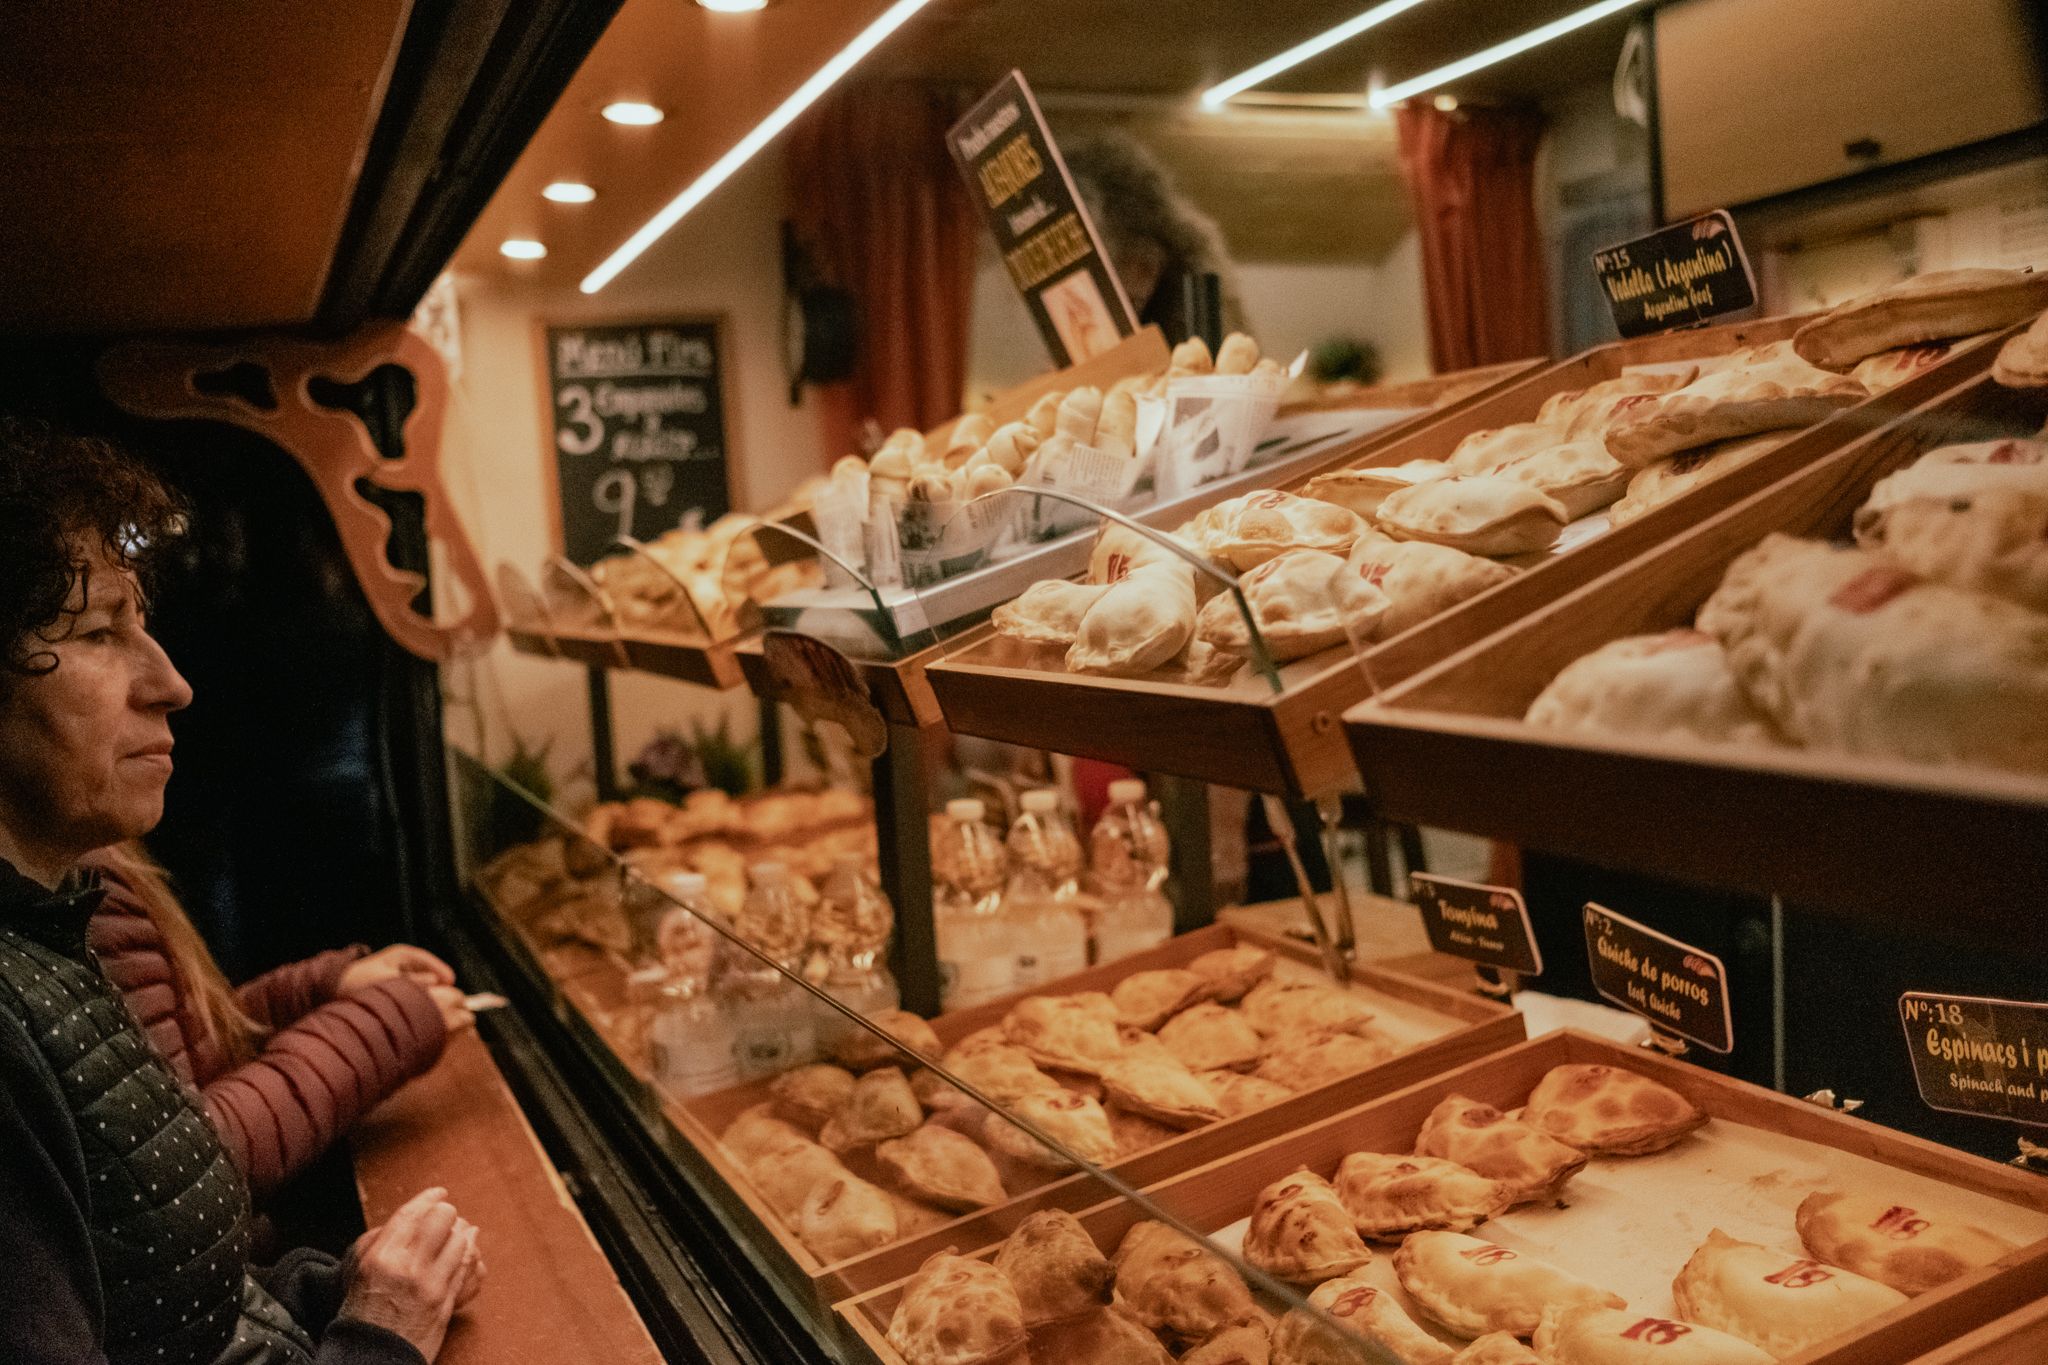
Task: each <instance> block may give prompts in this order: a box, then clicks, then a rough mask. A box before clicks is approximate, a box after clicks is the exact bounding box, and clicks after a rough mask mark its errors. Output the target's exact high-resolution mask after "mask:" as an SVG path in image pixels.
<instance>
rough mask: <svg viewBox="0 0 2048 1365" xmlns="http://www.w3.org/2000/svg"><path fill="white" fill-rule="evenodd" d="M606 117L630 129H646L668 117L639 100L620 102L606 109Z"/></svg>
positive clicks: (607, 106)
mask: <svg viewBox="0 0 2048 1365" xmlns="http://www.w3.org/2000/svg"><path fill="white" fill-rule="evenodd" d="M604 116H605V117H606V118H608V119H610V120H611V121H612V122H613V123H623V124H625V125H626V126H627V127H629V128H646V127H650V126H652V125H654V124H657V123H659V122H661V121H662V120H663V119H665V118H667V117H668V115H666V114H664V113H662V112H661V110H659V109H657V108H655V107H654V106H653V105H651V104H642V103H641V102H640V101H638V100H620V101H619V102H618V103H616V104H607V105H606V106H605V107H604Z"/></svg>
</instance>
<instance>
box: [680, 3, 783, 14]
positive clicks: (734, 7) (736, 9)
mask: <svg viewBox="0 0 2048 1365" xmlns="http://www.w3.org/2000/svg"><path fill="white" fill-rule="evenodd" d="M697 4H698V5H699V6H700V7H702V8H704V9H708V10H715V11H716V12H717V13H719V14H745V13H747V12H748V11H750V10H757V9H767V8H768V0H697Z"/></svg>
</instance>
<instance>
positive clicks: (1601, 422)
mask: <svg viewBox="0 0 2048 1365" xmlns="http://www.w3.org/2000/svg"><path fill="white" fill-rule="evenodd" d="M1698 377H1699V366H1697V365H1686V366H1682V367H1680V368H1678V369H1675V370H1630V371H1628V372H1627V373H1625V374H1620V375H1616V376H1615V377H1614V378H1613V379H1603V380H1600V381H1599V382H1598V383H1596V384H1588V385H1587V386H1586V387H1585V388H1583V389H1573V390H1571V391H1570V392H1567V393H1554V394H1552V395H1550V397H1548V398H1546V399H1544V400H1543V406H1542V407H1540V408H1538V409H1537V410H1536V420H1537V422H1538V423H1540V424H1541V425H1543V426H1547V427H1554V428H1556V430H1557V433H1558V435H1559V436H1560V437H1561V438H1563V439H1565V440H1568V441H1576V440H1579V439H1580V438H1582V437H1586V436H1597V435H1599V434H1600V432H1601V431H1603V430H1604V429H1605V428H1606V426H1607V424H1608V423H1609V422H1611V421H1613V420H1614V419H1615V417H1616V416H1617V415H1618V414H1620V413H1623V412H1626V411H1628V410H1629V408H1631V407H1634V406H1638V405H1639V403H1640V401H1641V400H1642V399H1643V398H1646V397H1648V396H1649V395H1651V394H1657V393H1670V392H1671V391H1672V390H1673V389H1682V388H1684V387H1685V386H1686V385H1687V384H1690V383H1692V381H1693V380H1695V379H1697V378H1698ZM1622 400H1631V401H1627V402H1624V401H1622Z"/></svg>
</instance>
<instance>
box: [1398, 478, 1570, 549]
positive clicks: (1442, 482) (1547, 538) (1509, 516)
mask: <svg viewBox="0 0 2048 1365" xmlns="http://www.w3.org/2000/svg"><path fill="white" fill-rule="evenodd" d="M1570 520H1571V516H1570V514H1568V513H1567V512H1566V511H1565V509H1564V505H1563V504H1562V503H1559V502H1558V501H1557V500H1556V499H1554V498H1547V497H1545V496H1544V495H1543V494H1541V493H1539V492H1537V491H1536V490H1535V489H1533V488H1531V487H1530V486H1529V485H1528V484H1526V483H1522V482H1520V481H1519V480H1516V479H1509V478H1503V477H1501V476H1500V475H1497V474H1457V475H1453V476H1451V477H1450V478H1447V479H1431V480H1430V481H1429V482H1428V483H1419V484H1416V485H1415V486H1414V487H1413V488H1404V489H1402V490H1401V491H1400V492H1398V493H1392V494H1389V495H1388V497H1387V500H1386V501H1385V502H1383V503H1381V504H1380V512H1379V525H1380V529H1381V530H1383V531H1385V532H1386V533H1387V534H1388V535H1390V536H1393V537H1394V538H1396V539H1397V540H1422V541H1427V542H1429V543H1430V544H1432V545H1447V546H1449V547H1450V548H1451V549H1454V550H1463V551H1465V552H1466V553H1467V554H1475V555H1518V554H1529V553H1532V552H1533V551H1536V550H1543V549H1548V548H1549V547H1550V546H1552V545H1554V544H1556V543H1557V538H1558V536H1560V535H1561V534H1563V532H1564V528H1565V524H1566V523H1567V522H1569V521H1570Z"/></svg>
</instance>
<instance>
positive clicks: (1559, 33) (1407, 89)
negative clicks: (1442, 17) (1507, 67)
mask: <svg viewBox="0 0 2048 1365" xmlns="http://www.w3.org/2000/svg"><path fill="white" fill-rule="evenodd" d="M1648 3H1649V0H1601V3H1599V4H1597V5H1588V6H1586V8H1584V9H1582V10H1574V11H1573V12H1572V13H1570V14H1567V15H1565V16H1564V17H1563V18H1562V19H1553V20H1551V21H1550V22H1549V23H1547V24H1545V25H1543V26H1542V27H1541V28H1532V29H1530V30H1529V31H1528V32H1527V33H1524V34H1522V35H1521V36H1519V37H1515V38H1510V39H1508V40H1507V41H1506V42H1504V43H1495V44H1494V45H1493V46H1492V47H1489V48H1487V49H1486V50H1485V51H1484V52H1475V53H1473V54H1472V55H1471V56H1469V57H1460V58H1459V59H1458V60H1457V61H1455V62H1452V63H1451V64H1450V65H1449V66H1440V67H1438V68H1437V69H1436V70H1434V71H1425V72H1423V73H1422V74H1421V75H1420V76H1417V77H1415V78H1414V79H1412V80H1405V81H1402V82H1401V83H1400V84H1399V85H1390V86H1388V87H1387V88H1386V89H1384V90H1381V91H1378V92H1376V93H1375V94H1374V95H1373V97H1372V107H1373V108H1375V109H1384V108H1386V107H1387V106H1388V105H1390V104H1399V103H1400V102H1401V101H1402V100H1405V99H1407V98H1408V97H1409V96H1411V95H1420V94H1422V93H1423V92H1424V91H1427V90H1434V89H1436V88H1437V87H1438V86H1440V85H1448V84H1449V83H1450V82H1452V81H1454V80H1456V79H1458V78H1459V77H1460V76H1469V75H1471V74H1472V73H1473V72H1475V71H1482V70H1484V69H1485V68H1487V67H1489V66H1492V65H1494V64H1495V63H1496V62H1504V61H1506V60H1507V59H1508V58H1510V57H1514V56H1519V55H1520V54H1522V53H1524V52H1527V51H1528V50H1529V49H1530V48H1532V47H1541V46H1543V44H1545V43H1547V42H1549V41H1550V40H1551V39H1553V38H1562V37H1564V35H1565V34H1567V33H1571V32H1573V31H1575V30H1577V29H1582V28H1584V27H1585V26H1586V25H1588V24H1597V23H1599V22H1600V21H1601V20H1602V19H1605V18H1608V17H1609V16H1611V15H1616V14H1619V13H1621V12H1622V11H1623V10H1629V9H1634V8H1636V7H1637V6H1638V5H1644V4H1648Z"/></svg>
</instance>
